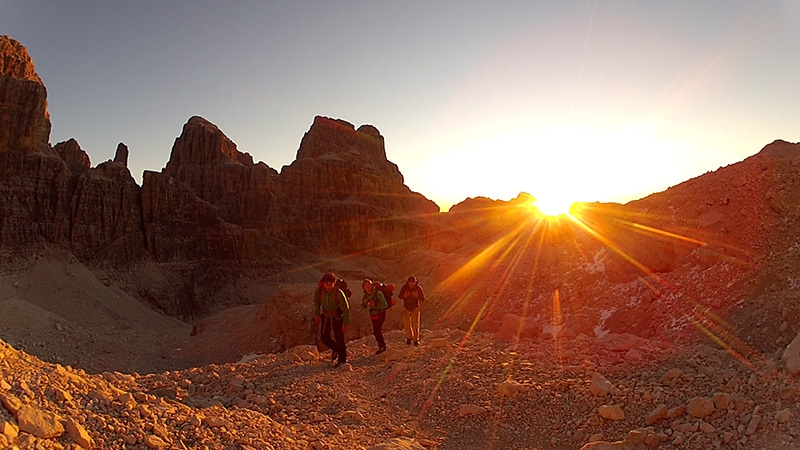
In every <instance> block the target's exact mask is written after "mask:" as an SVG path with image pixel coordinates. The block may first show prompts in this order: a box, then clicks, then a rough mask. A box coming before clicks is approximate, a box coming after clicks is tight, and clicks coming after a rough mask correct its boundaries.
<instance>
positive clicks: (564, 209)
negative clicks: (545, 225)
mask: <svg viewBox="0 0 800 450" xmlns="http://www.w3.org/2000/svg"><path fill="white" fill-rule="evenodd" d="M573 204H574V202H573V201H571V200H565V199H559V198H544V197H542V198H536V199H535V200H534V201H533V202H531V204H530V206H531V208H534V209H536V210H538V211H539V212H540V213H542V214H543V215H545V216H548V217H558V216H561V215H564V214H568V213H569V211H570V208H571V207H572V205H573Z"/></svg>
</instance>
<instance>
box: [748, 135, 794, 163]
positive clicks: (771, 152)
mask: <svg viewBox="0 0 800 450" xmlns="http://www.w3.org/2000/svg"><path fill="white" fill-rule="evenodd" d="M757 156H763V157H769V158H776V159H784V158H797V157H800V142H797V143H794V144H793V143H791V142H786V141H784V140H782V139H777V140H775V141H773V142H772V143H770V144H767V145H766V146H765V147H764V148H762V149H761V151H760V152H758V154H757Z"/></svg>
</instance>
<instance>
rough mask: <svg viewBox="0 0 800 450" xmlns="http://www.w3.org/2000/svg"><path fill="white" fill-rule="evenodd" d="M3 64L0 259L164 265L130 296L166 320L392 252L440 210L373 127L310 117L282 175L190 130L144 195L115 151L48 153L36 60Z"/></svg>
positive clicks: (146, 180) (202, 129)
mask: <svg viewBox="0 0 800 450" xmlns="http://www.w3.org/2000/svg"><path fill="white" fill-rule="evenodd" d="M0 55H2V57H0V102H1V103H0V125H2V126H0V152H2V153H3V158H2V159H0V198H2V200H3V201H2V202H0V219H2V221H1V222H0V246H1V247H2V248H4V249H7V250H13V251H16V252H19V253H20V254H24V253H25V252H26V251H31V248H32V247H31V245H32V244H36V245H39V246H52V245H55V246H56V247H59V248H65V249H67V250H69V251H71V252H72V253H74V254H75V255H76V256H77V257H78V258H79V259H80V260H82V261H84V262H87V263H91V264H93V265H99V266H105V267H110V268H114V269H120V270H123V271H124V270H128V269H131V268H135V267H136V266H138V265H141V264H148V263H150V262H155V263H158V264H161V267H162V268H163V271H164V274H163V276H164V278H165V279H174V280H177V281H176V282H175V283H171V284H170V285H169V286H166V285H163V286H162V285H160V284H158V283H155V284H149V285H144V284H139V285H137V286H134V287H133V289H135V290H138V291H139V293H140V295H141V296H142V297H143V298H147V299H149V300H150V301H151V302H153V303H154V305H155V306H156V307H157V308H160V309H162V310H164V311H165V312H168V313H170V314H174V315H179V316H198V315H199V316H202V315H204V314H207V313H208V312H209V311H211V310H213V309H214V307H215V305H214V303H215V302H217V301H219V300H218V299H217V296H218V295H219V293H218V291H219V289H221V288H222V287H224V286H225V285H226V284H227V283H229V282H231V280H235V279H236V278H237V277H240V276H242V275H245V276H257V274H263V273H270V272H275V271H276V270H275V267H276V264H283V265H285V264H291V261H292V260H293V259H294V258H297V255H298V252H303V251H307V252H325V253H351V252H356V251H369V250H372V251H376V249H380V251H381V252H384V253H386V252H387V251H389V252H397V251H398V250H400V249H411V248H415V247H419V246H422V245H425V242H426V239H427V236H428V235H429V234H430V229H431V228H430V227H431V225H430V221H428V220H427V219H425V216H426V215H435V214H436V213H438V207H437V206H436V205H435V204H434V203H433V202H431V201H429V200H427V199H425V198H424V197H423V196H421V195H420V194H417V193H414V192H411V191H410V190H409V189H408V188H407V187H406V186H405V185H404V184H403V177H402V175H401V174H400V171H399V170H398V169H397V166H395V165H394V164H392V163H391V162H389V161H388V160H387V159H386V151H385V148H384V142H383V137H382V136H381V135H380V133H379V132H378V130H377V129H376V128H375V127H373V126H371V125H364V126H362V127H360V128H359V129H358V130H356V129H355V128H354V127H353V126H352V125H351V124H349V123H347V122H344V121H340V120H332V119H326V118H322V117H318V118H316V119H315V121H314V124H313V125H312V127H311V129H310V130H309V131H308V133H306V136H305V137H304V138H303V141H302V143H301V146H300V150H299V151H298V154H297V161H296V162H295V163H293V164H292V165H290V166H288V167H285V168H284V173H283V174H278V172H277V171H275V170H274V169H272V168H270V167H269V166H267V165H266V164H264V163H254V162H253V158H252V157H251V156H250V155H249V154H247V153H242V152H240V151H239V150H237V148H236V144H235V143H234V142H233V141H231V140H230V139H229V138H228V137H227V136H225V134H224V133H223V132H222V131H221V130H220V129H219V128H218V127H217V126H215V125H214V124H212V123H211V122H209V121H207V120H206V119H203V118H201V117H192V118H190V119H189V121H188V122H187V123H186V125H184V127H183V130H182V133H181V135H180V136H179V137H178V138H177V139H176V140H175V143H174V145H173V148H172V152H171V154H170V158H169V161H168V163H167V165H166V167H165V168H164V169H163V170H162V171H161V172H160V173H158V172H150V171H147V172H145V173H144V175H143V183H142V186H141V187H139V186H138V185H137V184H136V182H135V180H134V179H133V177H132V176H131V174H130V171H129V170H128V168H127V161H128V154H129V152H128V148H127V147H126V146H125V145H124V144H122V143H120V145H119V147H118V148H117V153H116V155H115V157H114V159H113V160H110V161H106V162H103V163H101V164H99V165H98V166H96V167H92V165H91V161H90V159H89V156H88V155H87V154H86V152H84V151H83V150H82V149H81V148H80V145H79V144H78V141H77V140H75V139H69V140H68V141H66V142H61V143H58V144H56V145H55V146H54V147H50V145H49V142H48V140H49V133H50V121H49V116H48V113H47V99H46V96H47V92H46V89H45V87H44V84H43V83H42V81H41V79H40V78H39V76H38V75H37V74H36V71H35V68H34V66H33V61H32V60H31V58H30V57H29V56H28V54H27V51H26V50H25V48H24V47H23V46H22V45H21V44H19V43H18V42H16V41H14V40H12V39H10V38H8V37H0ZM279 261H280V262H279ZM261 276H263V275H261ZM234 297H235V295H234ZM228 300H230V301H231V302H233V303H235V302H236V299H235V298H233V299H228ZM225 301H227V300H225Z"/></svg>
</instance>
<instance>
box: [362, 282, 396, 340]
mask: <svg viewBox="0 0 800 450" xmlns="http://www.w3.org/2000/svg"><path fill="white" fill-rule="evenodd" d="M361 289H363V290H364V297H363V300H362V302H361V306H363V307H364V308H369V315H370V317H371V318H372V334H373V335H375V340H376V341H378V351H376V352H375V354H376V355H380V354H381V353H383V352H385V351H386V341H384V340H383V322H385V321H386V309H387V308H388V307H389V304H388V303H387V302H386V297H385V296H384V295H383V292H381V291H380V290H379V289H376V288H375V284H374V283H373V282H372V280H370V279H369V278H365V279H364V281H363V282H362V283H361Z"/></svg>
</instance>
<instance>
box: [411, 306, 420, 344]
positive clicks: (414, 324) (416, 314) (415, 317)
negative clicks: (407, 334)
mask: <svg viewBox="0 0 800 450" xmlns="http://www.w3.org/2000/svg"><path fill="white" fill-rule="evenodd" d="M421 309H422V307H421V306H417V309H415V310H414V311H411V312H410V313H409V322H411V334H412V335H413V339H414V340H416V341H419V319H420V310H421Z"/></svg>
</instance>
